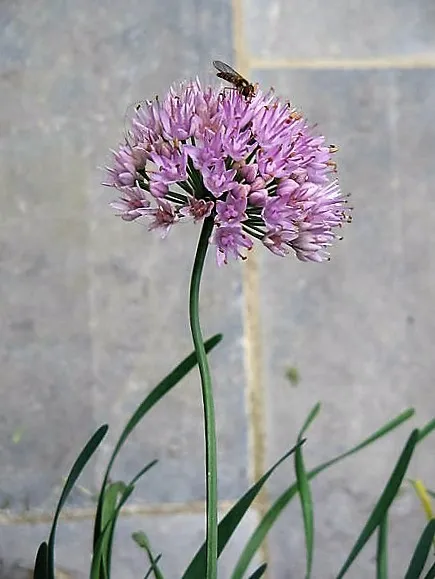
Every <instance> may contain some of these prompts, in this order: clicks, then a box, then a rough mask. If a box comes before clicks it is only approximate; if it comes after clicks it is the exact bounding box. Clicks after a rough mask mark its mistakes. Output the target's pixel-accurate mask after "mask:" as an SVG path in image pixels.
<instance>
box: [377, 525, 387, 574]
mask: <svg viewBox="0 0 435 579" xmlns="http://www.w3.org/2000/svg"><path fill="white" fill-rule="evenodd" d="M376 579H388V514H386V515H385V517H384V518H383V519H382V521H381V523H380V525H379V529H378V543H377V547H376Z"/></svg>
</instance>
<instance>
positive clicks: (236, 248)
mask: <svg viewBox="0 0 435 579" xmlns="http://www.w3.org/2000/svg"><path fill="white" fill-rule="evenodd" d="M211 241H212V243H214V244H215V245H216V247H217V255H216V257H217V263H218V265H219V266H221V265H223V264H224V263H227V262H228V257H230V256H231V257H234V258H235V259H238V258H241V259H246V257H245V256H244V255H243V254H242V253H241V249H242V248H246V249H252V245H253V243H252V240H251V239H250V238H249V237H248V236H247V235H246V234H245V233H243V230H242V227H241V225H221V226H219V227H216V228H215V230H214V233H213V237H212V240H211Z"/></svg>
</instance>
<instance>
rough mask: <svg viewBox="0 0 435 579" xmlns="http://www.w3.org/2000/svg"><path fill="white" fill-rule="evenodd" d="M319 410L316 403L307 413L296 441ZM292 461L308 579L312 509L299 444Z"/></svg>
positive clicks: (310, 557)
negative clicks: (301, 522) (298, 498)
mask: <svg viewBox="0 0 435 579" xmlns="http://www.w3.org/2000/svg"><path fill="white" fill-rule="evenodd" d="M319 411H320V404H319V403H317V404H316V405H315V406H314V408H313V409H312V410H311V412H310V413H309V415H308V417H307V419H306V421H305V423H304V425H303V426H302V428H301V430H300V432H299V434H298V438H297V441H298V442H300V441H301V440H302V436H303V435H304V434H305V432H306V430H307V429H308V428H309V426H310V424H311V423H312V422H313V420H314V419H315V418H316V416H317V415H318V414H319ZM294 463H295V474H296V485H297V489H298V493H299V497H300V502H301V508H302V519H303V522H304V534H305V551H306V560H307V561H306V565H307V570H306V574H305V577H306V579H309V578H310V577H311V569H312V566H313V549H314V510H313V499H312V495H311V489H310V484H309V480H308V476H307V471H306V469H305V463H304V457H303V454H302V448H301V446H298V448H297V449H296V451H295V457H294Z"/></svg>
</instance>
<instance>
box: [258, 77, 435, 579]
mask: <svg viewBox="0 0 435 579" xmlns="http://www.w3.org/2000/svg"><path fill="white" fill-rule="evenodd" d="M272 76H273V81H274V84H275V86H276V88H277V91H278V92H280V93H283V94H286V95H291V97H292V98H293V99H294V102H295V103H296V104H301V103H303V104H304V109H305V112H306V114H307V115H308V117H309V118H313V119H318V121H319V125H320V128H321V130H322V132H324V133H325V134H326V135H328V137H329V138H330V140H331V141H332V142H334V143H337V144H338V145H339V146H340V152H339V153H338V155H337V161H338V162H339V169H340V181H341V184H342V186H343V188H344V190H345V191H346V190H351V191H352V198H351V203H352V205H354V222H353V224H352V225H351V226H350V227H348V228H346V229H345V230H344V231H343V234H344V237H345V239H344V241H343V242H342V243H341V244H339V246H338V247H336V248H335V249H334V251H333V253H332V261H331V262H330V263H326V264H324V265H320V266H315V265H310V264H308V265H307V264H301V263H297V262H295V261H294V262H293V263H287V266H286V267H283V264H282V263H280V262H279V260H276V259H273V256H269V255H267V254H266V253H265V252H262V253H261V255H259V258H260V263H261V265H260V275H261V287H260V301H261V312H262V322H263V323H262V331H263V346H264V380H265V385H266V398H267V406H266V408H267V409H266V432H267V453H268V455H269V457H270V458H269V461H271V460H272V458H274V457H276V455H277V454H279V453H281V452H283V451H284V450H285V448H286V447H288V446H289V445H290V444H291V442H292V441H293V440H294V438H295V436H296V432H297V430H298V429H299V428H300V427H301V425H302V423H303V421H304V418H305V416H306V415H307V414H308V412H309V410H310V409H311V407H312V406H313V405H314V404H315V403H316V402H317V401H321V402H322V403H323V410H322V412H321V414H320V415H319V417H318V418H317V420H316V422H315V424H314V425H313V427H312V428H311V429H310V431H309V433H308V440H307V443H306V450H305V452H306V455H307V463H308V466H309V467H311V466H315V465H316V464H317V463H318V462H320V461H321V460H324V459H326V458H329V457H332V456H334V455H335V454H337V453H339V452H342V451H343V450H345V449H346V448H349V447H351V446H352V445H354V444H356V443H357V442H359V441H360V440H362V439H363V438H365V436H367V435H369V434H371V433H372V432H374V431H375V430H376V429H377V428H379V427H380V426H381V425H382V424H383V423H385V422H387V421H388V420H389V419H390V418H392V417H394V416H395V415H396V414H399V413H400V412H401V411H402V410H404V409H405V408H407V407H409V406H414V407H415V408H416V409H417V412H418V414H417V420H414V421H413V422H411V423H409V424H408V425H407V426H405V427H402V428H401V430H400V431H397V433H395V434H393V435H392V436H390V437H389V438H388V439H386V440H384V441H382V442H380V443H377V444H376V445H375V446H373V447H372V448H370V449H368V450H365V451H364V453H363V454H361V455H359V456H357V457H354V458H352V459H349V461H348V462H347V463H343V464H342V465H340V466H336V467H333V468H332V469H331V472H330V473H329V474H328V475H320V476H319V479H318V480H317V481H316V482H315V484H314V492H315V499H316V517H317V521H318V523H317V545H318V548H319V553H318V555H317V561H318V568H317V569H318V571H317V572H320V569H321V570H322V573H331V577H332V573H333V571H334V570H335V572H337V571H338V562H337V557H336V556H335V555H339V556H338V561H340V560H342V561H344V559H345V554H346V553H348V552H349V549H350V548H351V546H352V543H353V541H354V540H355V539H356V536H357V532H358V529H361V528H362V525H363V523H364V521H365V519H366V518H367V516H368V515H369V513H370V511H371V508H372V506H373V505H374V501H375V500H376V497H377V496H379V493H380V491H381V489H382V488H383V485H384V484H385V483H386V481H387V479H388V476H389V474H390V472H391V470H392V467H393V461H394V460H395V459H396V458H397V457H398V455H399V452H400V450H401V448H402V446H403V444H404V443H405V440H406V438H407V436H408V434H409V433H410V431H411V428H412V426H414V425H419V426H420V425H421V426H422V425H423V424H424V423H425V422H426V421H428V420H429V419H431V418H432V417H433V408H434V404H435V398H434V394H433V388H432V376H433V372H434V363H433V356H432V353H431V351H432V346H431V343H432V337H433V335H434V332H435V324H434V320H433V319H432V316H430V315H427V313H428V312H429V311H430V309H431V305H430V304H431V301H432V297H431V296H432V294H433V290H432V287H433V281H434V279H435V269H434V266H433V263H432V261H433V260H431V259H430V257H429V255H428V252H429V251H430V249H429V248H430V247H432V246H433V243H434V241H435V239H434V234H433V225H434V224H433V219H434V217H433V211H431V210H430V209H429V208H430V207H432V206H433V200H431V199H430V197H429V195H431V188H432V182H433V179H434V177H435V174H434V168H433V163H432V162H431V160H430V159H431V153H430V151H431V149H433V143H434V142H435V131H434V129H433V127H432V126H431V125H428V124H427V123H426V119H428V118H429V117H430V115H431V110H432V108H433V103H434V99H435V90H434V88H433V83H434V81H435V72H433V71H406V72H400V71H394V72H392V71H386V72H373V71H372V72H371V71H358V72H350V71H312V72H308V71H306V72H291V73H290V72H288V71H286V72H285V71H282V72H281V73H279V74H277V75H275V74H273V75H272V74H262V73H261V71H256V77H259V78H260V79H261V80H262V81H264V82H266V83H269V81H271V79H272ZM319 95H321V98H319ZM418 95H421V96H420V98H419V97H418ZM410 158H412V163H407V162H406V159H410ZM288 367H296V368H297V369H298V371H299V374H300V383H299V384H298V385H297V386H296V387H292V386H291V384H290V382H289V381H288V380H287V379H286V377H285V371H286V369H287V368H288ZM430 448H431V442H429V441H427V442H426V443H425V446H424V447H422V448H421V449H419V450H418V452H417V455H416V458H415V460H414V462H413V465H412V468H411V471H410V476H412V477H414V478H418V477H422V478H423V479H424V480H426V481H431V480H433V478H434V476H435V472H434V464H433V461H428V454H427V453H428V452H429V449H430ZM292 479H293V475H292V469H291V468H290V467H289V468H288V469H287V470H285V469H283V470H281V471H280V472H279V473H278V474H277V476H276V477H274V479H273V482H272V484H271V487H270V490H271V493H272V496H276V495H277V494H278V493H279V492H281V491H282V490H284V488H285V487H286V486H287V485H288V484H289V483H288V481H289V480H292ZM398 510H399V512H398V514H397V516H396V518H395V519H394V522H395V525H394V527H395V528H394V531H395V533H396V535H394V532H393V536H395V537H396V538H395V544H396V546H398V545H400V548H398V549H397V552H396V551H395V555H394V560H395V563H394V564H395V565H396V567H395V569H396V570H397V573H398V572H399V569H401V568H402V569H403V566H404V564H405V562H406V561H407V557H409V553H410V552H411V549H412V546H413V545H415V543H416V541H417V538H418V534H419V532H420V530H421V528H422V525H423V519H422V514H421V511H420V507H419V505H418V504H417V501H416V500H413V499H412V498H411V497H410V496H408V495H405V497H403V498H402V499H400V500H399V501H398ZM403 525H405V526H406V528H407V529H409V534H405V533H401V531H400V527H401V526H403ZM290 527H291V528H292V529H293V528H295V531H294V532H292V533H290V532H289V528H290ZM280 529H281V531H280ZM285 530H287V533H285ZM300 532H301V526H300V518H299V513H298V510H297V509H296V510H293V512H291V513H289V514H287V515H286V518H285V522H283V523H280V527H279V528H277V529H276V530H275V531H274V536H275V537H276V539H277V543H274V541H273V540H272V541H271V545H273V550H274V552H275V555H276V556H277V558H279V560H280V563H279V564H278V567H277V569H278V570H277V571H275V573H276V575H273V576H274V577H275V576H276V577H287V576H289V575H288V573H290V572H291V571H293V570H294V569H297V570H298V571H295V574H294V575H291V576H292V577H293V576H294V577H299V576H301V573H302V572H303V571H302V569H303V561H301V559H300V557H299V553H300V547H301V543H300V541H301V536H300ZM397 534H398V535H399V538H397ZM289 549H290V550H291V552H292V553H293V557H285V558H284V557H283V556H282V553H287V552H288V550H289ZM280 552H281V555H279V553H280ZM328 553H329V554H328ZM372 553H373V551H372ZM366 563H367V565H369V564H370V565H373V558H371V559H370V558H368V559H367V561H366ZM368 569H369V567H364V566H362V567H361V569H360V571H359V572H358V570H357V569H355V571H353V574H351V576H352V577H367V576H368V575H367V573H368ZM371 573H372V571H371ZM322 576H325V577H326V576H328V577H329V575H327V574H326V575H325V574H323V575H322ZM393 576H399V574H393Z"/></svg>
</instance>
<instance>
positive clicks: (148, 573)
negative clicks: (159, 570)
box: [143, 553, 162, 579]
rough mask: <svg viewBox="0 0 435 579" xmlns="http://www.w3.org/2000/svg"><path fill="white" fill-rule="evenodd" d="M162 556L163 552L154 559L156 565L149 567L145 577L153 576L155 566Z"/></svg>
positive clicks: (146, 578) (145, 578)
mask: <svg viewBox="0 0 435 579" xmlns="http://www.w3.org/2000/svg"><path fill="white" fill-rule="evenodd" d="M161 558H162V554H161V553H160V555H157V557H156V558H155V559H154V565H151V567H150V568H149V569H148V571H147V573H146V575H145V577H144V578H143V579H148V577H150V576H151V573H152V572H153V571H154V569H155V566H156V565H157V563H158V562H159V561H160V559H161Z"/></svg>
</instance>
